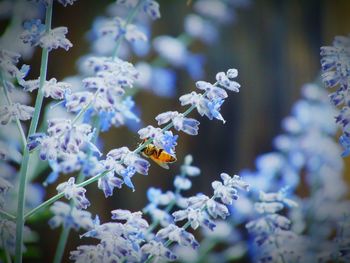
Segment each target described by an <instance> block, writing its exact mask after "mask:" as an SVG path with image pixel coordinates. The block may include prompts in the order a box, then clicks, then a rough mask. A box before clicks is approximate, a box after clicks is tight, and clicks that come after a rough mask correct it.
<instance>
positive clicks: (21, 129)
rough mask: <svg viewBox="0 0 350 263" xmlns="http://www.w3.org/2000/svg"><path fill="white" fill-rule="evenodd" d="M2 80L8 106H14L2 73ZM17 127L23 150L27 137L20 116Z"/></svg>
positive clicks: (0, 75) (0, 73)
mask: <svg viewBox="0 0 350 263" xmlns="http://www.w3.org/2000/svg"><path fill="white" fill-rule="evenodd" d="M0 80H1V84H2V87H3V91H4V95H5V98H6V101H7V104H8V105H9V106H11V105H12V104H13V102H12V100H11V97H10V95H9V93H8V90H7V88H6V83H5V79H4V77H3V74H2V72H0ZM16 125H17V128H18V131H19V133H20V135H21V140H22V145H23V149H24V148H25V147H26V145H27V139H26V136H25V134H24V131H23V127H22V125H21V122H20V120H19V119H18V116H16Z"/></svg>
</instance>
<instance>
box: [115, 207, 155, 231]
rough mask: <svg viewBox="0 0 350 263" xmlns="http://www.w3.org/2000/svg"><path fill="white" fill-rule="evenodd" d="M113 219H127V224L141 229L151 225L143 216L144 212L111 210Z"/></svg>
mask: <svg viewBox="0 0 350 263" xmlns="http://www.w3.org/2000/svg"><path fill="white" fill-rule="evenodd" d="M111 213H112V219H114V220H118V221H126V223H125V224H128V225H130V226H132V227H134V228H135V229H138V230H140V231H144V230H146V229H147V228H148V227H149V225H148V222H147V221H146V220H145V219H143V218H142V212H140V211H139V212H130V211H129V210H123V209H116V210H113V211H111Z"/></svg>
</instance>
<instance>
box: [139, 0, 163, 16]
mask: <svg viewBox="0 0 350 263" xmlns="http://www.w3.org/2000/svg"><path fill="white" fill-rule="evenodd" d="M143 11H144V12H145V13H146V14H148V15H149V16H150V17H151V18H152V19H153V20H155V19H158V18H160V11H159V4H158V2H157V1H155V0H146V1H145V3H144V4H143Z"/></svg>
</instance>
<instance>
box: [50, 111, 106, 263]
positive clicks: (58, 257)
mask: <svg viewBox="0 0 350 263" xmlns="http://www.w3.org/2000/svg"><path fill="white" fill-rule="evenodd" d="M99 123H100V122H99V118H98V117H95V118H94V122H93V127H96V131H95V133H94V136H93V138H92V140H91V142H92V143H96V141H97V138H98V135H99V133H100V124H99ZM91 156H92V151H91V150H89V151H88V154H87V160H90V158H91ZM83 179H84V173H83V171H82V170H81V171H80V173H79V175H78V177H77V181H76V182H77V183H81V182H82V181H83ZM73 207H74V203H73V202H70V213H72V210H73ZM70 229H71V228H70V227H65V226H63V227H62V232H61V235H60V239H59V242H58V245H57V249H56V253H55V257H54V260H53V262H54V263H60V262H61V261H62V258H63V253H64V250H65V247H66V244H67V240H68V237H69V233H70Z"/></svg>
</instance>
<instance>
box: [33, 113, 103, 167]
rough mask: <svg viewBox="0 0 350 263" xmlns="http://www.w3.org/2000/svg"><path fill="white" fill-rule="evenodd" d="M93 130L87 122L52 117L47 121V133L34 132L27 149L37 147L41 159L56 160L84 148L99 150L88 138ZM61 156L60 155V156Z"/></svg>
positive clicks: (76, 153)
mask: <svg viewBox="0 0 350 263" xmlns="http://www.w3.org/2000/svg"><path fill="white" fill-rule="evenodd" d="M92 135H93V130H92V128H91V126H90V125H89V124H85V123H83V124H74V122H72V121H71V120H67V119H52V120H49V121H48V129H47V134H43V133H36V134H34V135H32V136H30V138H29V141H28V148H29V150H34V149H35V148H37V147H38V148H39V150H40V158H41V159H42V160H51V161H56V160H57V159H60V158H62V159H63V160H65V159H67V158H69V157H68V156H67V155H78V154H79V153H80V152H81V151H83V152H84V148H85V149H86V148H88V149H92V150H93V151H94V152H96V153H97V154H99V151H98V149H97V147H96V146H95V145H93V144H92V143H91V142H90V140H91V137H92ZM61 156H62V157H61Z"/></svg>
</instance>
